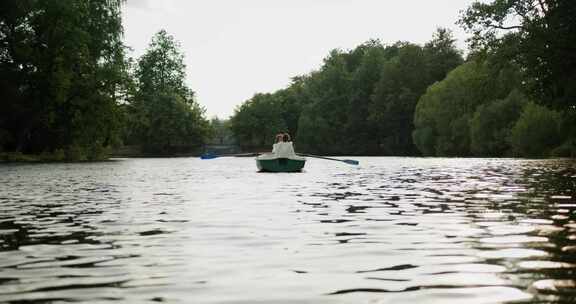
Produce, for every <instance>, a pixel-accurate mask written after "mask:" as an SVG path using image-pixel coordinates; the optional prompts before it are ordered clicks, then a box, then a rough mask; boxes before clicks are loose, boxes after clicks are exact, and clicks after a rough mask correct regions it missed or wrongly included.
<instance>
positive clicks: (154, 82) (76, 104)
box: [0, 0, 209, 160]
mask: <svg viewBox="0 0 576 304" xmlns="http://www.w3.org/2000/svg"><path fill="white" fill-rule="evenodd" d="M122 3H123V1H121V0H107V1H100V0H75V1H60V0H42V1H38V0H3V1H1V2H0V103H1V104H0V153H1V154H2V155H3V157H4V158H8V159H10V158H16V159H19V158H22V157H23V155H24V154H25V155H35V157H36V158H39V159H42V160H94V159H103V158H106V157H107V156H108V153H109V151H110V148H112V147H117V146H120V145H122V144H131V145H137V146H139V147H141V148H142V150H143V151H144V152H152V153H160V154H163V153H173V152H175V151H176V152H177V151H179V150H182V149H185V150H190V149H193V148H195V147H198V146H200V145H202V143H203V142H204V140H205V139H206V136H207V135H208V133H209V124H208V120H207V119H206V118H205V117H204V110H203V108H201V107H200V106H199V104H198V103H197V102H196V101H195V100H194V92H193V91H192V90H191V89H190V88H188V87H186V85H185V83H184V81H185V77H186V75H185V72H184V70H185V66H184V63H183V54H182V53H181V52H180V50H179V45H178V43H177V42H176V41H175V39H174V38H173V37H171V36H170V35H169V34H168V33H166V32H165V31H160V32H158V33H157V34H156V35H155V36H154V38H153V39H152V42H151V43H150V46H149V48H148V50H147V51H146V53H145V54H144V55H143V56H142V57H141V58H138V59H136V60H134V59H132V58H128V56H127V55H126V53H127V46H125V45H124V44H123V42H122V33H123V28H122V20H121V5H122ZM8 152H9V153H8Z"/></svg>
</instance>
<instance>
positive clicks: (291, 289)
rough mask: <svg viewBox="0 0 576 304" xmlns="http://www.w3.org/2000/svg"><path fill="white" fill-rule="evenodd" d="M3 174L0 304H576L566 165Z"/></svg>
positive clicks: (231, 165) (239, 163)
mask: <svg viewBox="0 0 576 304" xmlns="http://www.w3.org/2000/svg"><path fill="white" fill-rule="evenodd" d="M360 162H361V165H360V166H358V167H353V166H347V165H343V164H340V163H336V162H330V161H321V160H310V161H309V162H308V164H307V168H306V172H304V173H300V174H259V173H256V172H255V169H256V167H255V164H254V161H253V160H252V159H245V158H236V159H234V158H229V159H215V160H199V159H193V158H180V159H128V160H118V161H111V162H105V163H93V164H43V165H0V173H1V174H0V210H1V212H0V302H13V303H64V302H69V301H80V302H85V303H96V302H98V303H108V302H112V303H113V302H118V303H120V302H122V303H127V302H132V303H142V302H146V301H151V302H185V303H226V302H230V303H231V302H234V303H401V302H406V303H414V302H418V303H423V302H436V303H450V302H452V303H494V302H507V301H517V302H530V301H544V302H571V301H574V300H576V281H575V279H574V278H575V277H576V194H575V189H576V165H575V164H574V163H573V162H571V161H567V160H542V161H536V160H493V159H418V158H360Z"/></svg>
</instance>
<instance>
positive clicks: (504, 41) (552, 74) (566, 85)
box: [231, 0, 576, 157]
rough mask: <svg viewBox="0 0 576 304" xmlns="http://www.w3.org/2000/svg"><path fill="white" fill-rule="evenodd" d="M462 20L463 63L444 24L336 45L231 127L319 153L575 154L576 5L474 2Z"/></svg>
mask: <svg viewBox="0 0 576 304" xmlns="http://www.w3.org/2000/svg"><path fill="white" fill-rule="evenodd" d="M516 21H518V23H514V22H516ZM459 24H460V25H461V26H462V27H464V28H465V29H466V30H468V31H469V32H470V33H471V34H472V38H471V39H470V41H469V42H470V49H469V50H468V55H467V56H466V59H464V58H463V56H462V54H463V52H461V51H460V50H458V49H457V48H456V46H455V40H454V39H453V37H452V35H451V33H450V31H448V30H446V29H442V28H440V29H438V30H437V31H436V32H435V33H434V34H433V37H432V39H431V40H430V41H429V42H427V43H425V44H424V45H418V44H414V43H410V42H397V43H394V44H391V45H388V44H383V43H381V42H379V41H376V40H372V41H368V42H366V43H364V44H362V45H360V46H358V47H356V48H354V49H352V50H348V51H343V50H333V51H332V52H330V54H328V56H327V57H326V58H325V59H324V62H323V65H322V66H321V68H320V69H318V70H316V71H313V72H311V73H309V74H306V75H302V76H297V77H294V78H293V79H292V82H291V84H290V85H289V86H288V87H286V88H283V89H280V90H278V91H276V92H273V93H258V94H255V95H254V96H253V97H252V98H251V99H249V100H247V101H246V102H245V103H243V104H242V105H241V106H239V107H238V108H237V109H236V110H235V113H234V116H233V117H232V118H231V128H232V130H233V132H234V134H235V135H236V137H237V138H238V141H239V142H240V143H241V144H242V145H243V146H244V147H245V148H247V149H257V148H260V147H265V146H267V145H270V144H271V142H272V140H273V134H275V133H276V132H279V131H286V132H289V133H291V134H293V135H294V137H295V142H296V145H297V147H298V150H299V151H302V152H307V153H318V154H332V155H338V154H340V155H344V154H349V155H424V156H489V157H500V156H522V157H548V156H572V157H574V156H576V129H575V128H576V39H575V37H576V3H574V2H573V1H570V0H542V1H532V0H506V1H505V0H494V1H492V2H491V3H474V4H473V5H472V6H471V7H469V8H468V9H466V10H465V11H464V12H463V13H462V16H461V18H460V21H459Z"/></svg>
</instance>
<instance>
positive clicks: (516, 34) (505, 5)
mask: <svg viewBox="0 0 576 304" xmlns="http://www.w3.org/2000/svg"><path fill="white" fill-rule="evenodd" d="M459 22H460V24H461V25H463V26H464V28H465V29H467V30H468V31H469V32H471V33H473V34H474V36H473V38H472V46H473V47H474V48H475V49H483V48H488V49H494V48H499V46H500V45H501V44H502V41H503V40H508V42H510V41H514V43H515V45H516V47H515V50H514V52H512V53H511V55H512V56H511V58H513V59H514V60H516V61H518V62H519V63H520V64H521V66H522V67H523V68H524V69H525V70H526V78H525V79H524V80H525V82H526V83H527V84H529V85H530V88H531V92H532V95H533V97H534V98H535V99H536V100H538V101H540V102H543V103H545V104H547V105H549V106H552V107H555V108H558V109H562V110H566V109H569V108H570V107H572V106H574V105H575V104H576V89H575V87H576V52H575V51H574V50H575V45H576V39H574V37H576V5H574V1H572V0H541V1H533V0H492V1H491V2H489V3H482V2H475V3H473V4H472V5H471V6H470V7H469V8H468V9H467V10H466V11H465V12H464V13H463V15H462V17H461V19H460V21H459ZM504 34H506V35H504Z"/></svg>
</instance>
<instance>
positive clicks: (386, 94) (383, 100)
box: [370, 28, 463, 155]
mask: <svg viewBox="0 0 576 304" xmlns="http://www.w3.org/2000/svg"><path fill="white" fill-rule="evenodd" d="M397 48H398V52H397V55H396V56H394V57H393V58H391V59H389V60H387V61H386V62H385V63H384V64H383V66H382V70H381V77H380V80H379V82H378V83H377V84H376V86H375V88H374V94H373V95H372V109H371V110H372V111H371V115H370V119H371V120H372V121H373V122H374V124H375V125H376V127H377V128H378V129H379V135H378V137H377V138H378V140H379V141H380V144H381V146H382V152H384V153H385V154H388V155H415V154H417V153H418V152H417V149H416V147H415V145H414V144H413V141H412V133H413V131H414V124H413V123H414V111H415V108H416V104H417V102H418V99H419V98H420V96H422V95H423V94H424V92H425V91H426V88H427V87H428V86H429V85H431V84H433V83H434V82H436V81H440V80H442V79H444V77H446V74H447V73H448V72H449V71H451V70H452V69H454V68H455V67H457V66H458V65H460V64H461V63H462V61H463V59H462V56H461V54H460V52H459V51H458V50H457V49H456V46H455V40H454V39H453V38H452V35H451V33H450V32H449V31H448V30H446V29H442V28H440V29H438V30H437V31H436V33H435V34H434V36H433V38H432V40H431V41H430V42H428V43H426V45H425V46H424V47H421V46H419V45H415V44H410V43H402V44H397Z"/></svg>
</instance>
